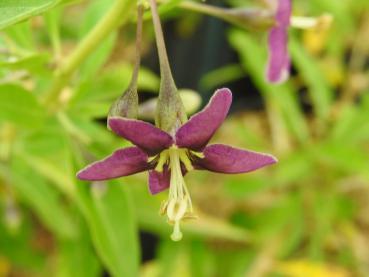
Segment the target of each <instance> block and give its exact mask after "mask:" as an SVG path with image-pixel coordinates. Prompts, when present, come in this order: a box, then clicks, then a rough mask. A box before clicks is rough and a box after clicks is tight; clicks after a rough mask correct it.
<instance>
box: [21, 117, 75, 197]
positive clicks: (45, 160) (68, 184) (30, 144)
mask: <svg viewBox="0 0 369 277" xmlns="http://www.w3.org/2000/svg"><path fill="white" fill-rule="evenodd" d="M43 126H44V129H42V130H40V131H38V132H35V133H33V134H30V135H27V136H26V137H24V138H23V140H22V142H21V143H19V144H18V145H17V148H16V153H15V154H16V155H17V157H18V158H20V159H22V160H23V161H25V162H26V163H27V164H28V166H29V167H30V168H32V169H33V170H35V171H37V172H38V173H39V174H40V175H42V176H44V177H45V178H46V179H48V180H50V181H51V182H52V183H53V184H54V185H56V187H57V188H58V189H59V190H60V191H61V192H63V193H65V194H66V195H68V196H69V197H73V196H74V192H75V172H74V168H73V167H72V153H71V149H70V148H69V142H68V138H67V137H66V135H65V133H64V132H65V131H64V130H63V128H62V126H60V124H59V123H58V122H57V121H56V119H55V118H50V119H49V120H48V121H46V122H45V124H44V125H43Z"/></svg>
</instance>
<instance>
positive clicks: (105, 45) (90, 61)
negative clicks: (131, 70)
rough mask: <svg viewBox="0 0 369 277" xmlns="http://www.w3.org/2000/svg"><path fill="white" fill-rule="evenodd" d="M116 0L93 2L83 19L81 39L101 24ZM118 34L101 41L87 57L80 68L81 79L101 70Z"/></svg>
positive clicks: (114, 33) (96, 0) (112, 34)
mask: <svg viewBox="0 0 369 277" xmlns="http://www.w3.org/2000/svg"><path fill="white" fill-rule="evenodd" d="M113 3H114V0H107V1H98V0H95V1H92V3H91V5H90V6H89V7H88V8H87V10H86V12H85V16H84V18H83V24H82V28H81V33H80V39H82V38H83V37H85V36H86V35H87V34H88V33H89V31H90V30H91V29H92V28H93V27H94V26H95V25H96V24H97V23H98V22H99V20H100V19H101V18H102V16H103V15H104V14H105V13H106V11H107V10H108V9H109V8H110V7H111V6H112V4H113ZM116 38H117V33H116V32H113V33H111V34H110V35H109V36H108V37H107V38H106V39H104V40H103V41H100V43H99V44H98V45H97V47H96V49H95V50H94V51H93V52H92V53H91V54H90V55H89V56H88V57H87V59H86V60H85V62H84V63H83V64H82V65H81V67H80V73H81V79H82V80H86V79H88V78H90V77H91V76H92V75H94V74H96V72H97V71H98V70H99V69H100V67H101V66H102V65H103V64H104V63H105V62H106V60H107V59H108V57H109V55H110V53H111V51H112V50H113V47H114V44H115V41H116Z"/></svg>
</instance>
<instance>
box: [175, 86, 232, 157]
mask: <svg viewBox="0 0 369 277" xmlns="http://www.w3.org/2000/svg"><path fill="white" fill-rule="evenodd" d="M231 103H232V92H231V91H230V90H229V89H227V88H223V89H219V90H217V91H216V92H215V93H214V95H213V97H212V98H211V99H210V101H209V103H208V105H207V106H206V107H205V108H204V109H203V110H202V111H201V112H199V113H197V114H195V115H194V116H192V117H191V118H190V120H189V121H187V122H186V123H185V124H184V125H183V126H182V127H181V128H179V129H178V131H177V133H176V144H177V146H178V147H181V148H189V149H191V150H195V151H201V150H202V149H203V148H204V147H205V146H206V144H208V142H209V140H210V139H211V137H212V136H213V134H214V133H215V131H216V130H217V129H218V128H219V126H220V125H221V124H222V122H223V121H224V119H225V118H226V116H227V113H228V110H229V108H230V106H231Z"/></svg>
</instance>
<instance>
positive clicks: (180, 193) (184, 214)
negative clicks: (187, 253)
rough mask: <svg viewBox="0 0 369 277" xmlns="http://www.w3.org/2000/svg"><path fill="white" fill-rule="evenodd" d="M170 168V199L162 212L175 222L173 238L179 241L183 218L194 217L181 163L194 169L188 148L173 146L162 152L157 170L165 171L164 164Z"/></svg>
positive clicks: (172, 222) (163, 206)
mask: <svg viewBox="0 0 369 277" xmlns="http://www.w3.org/2000/svg"><path fill="white" fill-rule="evenodd" d="M167 163H168V166H169V169H170V187H169V196H168V200H167V201H165V202H164V203H163V204H162V207H161V209H160V213H161V214H162V215H163V214H166V215H167V217H168V222H169V223H170V224H174V228H173V233H172V235H171V239H172V240H174V241H179V240H181V239H182V232H181V229H180V222H181V220H182V219H186V218H193V217H194V216H193V209H192V202H191V197H190V193H189V191H188V189H187V187H186V183H185V181H184V178H183V174H182V167H181V163H182V164H183V165H184V167H185V168H186V170H187V171H190V170H192V169H193V167H192V164H191V160H190V158H189V156H188V150H187V149H183V148H177V146H175V145H174V146H172V147H170V148H169V149H167V150H164V151H163V152H162V153H160V157H159V160H158V163H157V166H156V168H155V170H156V171H159V172H161V171H163V166H164V164H167Z"/></svg>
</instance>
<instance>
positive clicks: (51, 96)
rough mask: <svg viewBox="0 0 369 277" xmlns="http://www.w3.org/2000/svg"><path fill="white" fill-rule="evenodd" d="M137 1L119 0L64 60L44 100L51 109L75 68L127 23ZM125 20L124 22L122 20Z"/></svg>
mask: <svg viewBox="0 0 369 277" xmlns="http://www.w3.org/2000/svg"><path fill="white" fill-rule="evenodd" d="M134 3H135V2H134V1H132V0H117V1H116V2H115V4H114V5H113V6H112V7H111V8H110V10H109V11H108V12H107V13H106V14H105V15H104V17H103V18H102V19H101V20H100V21H99V22H98V23H97V25H96V26H95V27H94V28H93V29H92V30H91V31H90V32H89V33H88V35H87V36H86V37H85V38H84V39H83V40H82V41H81V43H79V44H78V46H77V48H76V49H75V50H74V51H73V52H72V53H71V54H70V55H69V56H68V57H67V58H66V59H65V60H64V63H62V64H61V66H60V67H59V68H58V69H57V70H56V72H55V75H56V76H55V79H54V81H53V83H52V85H51V88H50V90H49V91H48V92H47V94H46V96H45V99H44V102H45V104H46V105H47V106H50V108H51V109H53V108H55V107H57V106H58V98H59V96H60V93H61V91H62V89H63V88H64V87H65V86H66V85H67V84H68V82H69V80H70V79H71V77H72V75H73V73H74V72H75V70H76V69H77V68H78V67H79V66H80V65H81V64H82V62H83V61H84V60H85V59H86V57H87V56H88V55H89V54H90V53H91V52H92V51H94V50H95V48H96V46H97V45H98V44H99V43H100V41H102V40H103V39H105V38H106V37H107V36H108V35H109V34H110V33H111V32H112V31H113V30H114V29H116V28H117V27H118V26H119V24H120V23H125V22H126V21H127V19H128V16H127V14H128V13H129V12H130V11H131V7H132V6H133V4H134ZM122 21H123V22H122Z"/></svg>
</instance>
